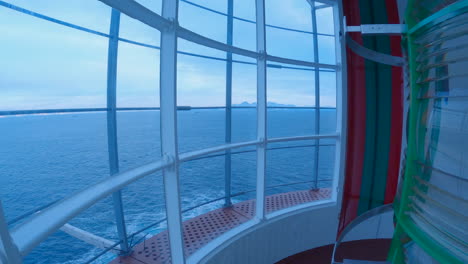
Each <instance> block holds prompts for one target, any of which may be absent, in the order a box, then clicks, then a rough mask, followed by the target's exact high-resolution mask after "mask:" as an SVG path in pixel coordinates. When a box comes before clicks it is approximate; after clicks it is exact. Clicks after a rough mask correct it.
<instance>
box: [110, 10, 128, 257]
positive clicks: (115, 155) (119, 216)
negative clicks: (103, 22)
mask: <svg viewBox="0 0 468 264" xmlns="http://www.w3.org/2000/svg"><path fill="white" fill-rule="evenodd" d="M119 27H120V12H119V11H118V10H117V9H114V8H112V15H111V24H110V32H109V50H108V57H107V147H108V151H109V167H110V174H111V177H112V176H113V175H115V174H117V173H119V151H118V145H117V92H116V90H117V53H118V47H119ZM112 199H113V201H114V212H115V220H116V225H117V232H118V235H119V239H120V241H121V243H120V250H121V251H122V254H124V255H125V254H127V253H128V252H129V246H128V240H127V228H126V226H125V215H124V209H123V203H122V192H121V191H116V192H114V193H113V194H112Z"/></svg>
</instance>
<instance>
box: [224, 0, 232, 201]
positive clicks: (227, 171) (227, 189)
mask: <svg viewBox="0 0 468 264" xmlns="http://www.w3.org/2000/svg"><path fill="white" fill-rule="evenodd" d="M227 15H228V16H227V41H226V43H227V44H228V45H231V46H232V39H233V24H234V21H233V20H234V17H233V16H234V2H233V0H228V12H227ZM231 140H232V53H231V52H227V53H226V133H225V143H226V144H230V143H231ZM225 154H226V155H225V156H224V179H225V182H224V183H225V184H224V196H225V198H224V206H225V207H228V206H231V205H232V201H231V150H230V149H228V150H226V152H225Z"/></svg>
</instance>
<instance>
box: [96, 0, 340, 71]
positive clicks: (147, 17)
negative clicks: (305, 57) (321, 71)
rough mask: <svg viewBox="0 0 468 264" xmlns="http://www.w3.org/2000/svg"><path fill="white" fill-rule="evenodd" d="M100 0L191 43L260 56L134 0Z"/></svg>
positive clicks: (328, 66)
mask: <svg viewBox="0 0 468 264" xmlns="http://www.w3.org/2000/svg"><path fill="white" fill-rule="evenodd" d="M100 1H101V2H103V3H105V4H107V5H109V6H111V7H113V8H115V9H118V10H119V11H120V12H122V13H124V14H126V15H128V16H130V17H132V18H134V19H136V20H139V21H140V22H142V23H144V24H146V25H148V26H150V27H152V28H155V29H158V30H160V31H164V30H175V31H176V32H177V35H178V37H180V38H183V39H185V40H188V41H191V42H193V43H197V44H200V45H203V46H207V47H210V48H213V49H217V50H221V51H225V52H231V53H235V54H238V55H242V56H246V57H250V58H254V59H257V57H259V56H261V54H259V53H257V52H254V51H250V50H246V49H241V48H238V47H234V46H230V45H227V44H225V43H222V42H219V41H215V40H213V39H210V38H207V37H204V36H202V35H200V34H197V33H195V32H192V31H190V30H188V29H186V28H183V27H180V26H179V25H178V24H174V23H173V22H171V21H168V20H166V19H164V18H163V17H161V16H160V15H158V14H156V13H154V12H153V11H151V10H149V9H147V8H146V7H144V6H142V5H141V4H139V3H137V2H135V1H131V0H121V1H118V2H115V1H112V0H100ZM267 59H268V60H270V61H275V62H280V63H286V64H293V65H301V66H307V67H318V68H326V69H338V68H339V67H338V66H337V65H331V64H321V63H313V62H308V61H301V60H292V59H286V58H280V57H275V56H267Z"/></svg>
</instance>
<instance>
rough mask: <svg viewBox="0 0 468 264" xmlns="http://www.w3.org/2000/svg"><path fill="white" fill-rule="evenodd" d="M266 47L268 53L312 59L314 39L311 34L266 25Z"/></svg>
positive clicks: (306, 59) (299, 58)
mask: <svg viewBox="0 0 468 264" xmlns="http://www.w3.org/2000/svg"><path fill="white" fill-rule="evenodd" d="M266 47H267V53H268V54H269V55H273V56H278V57H284V58H288V59H295V60H303V61H314V39H313V35H312V34H305V33H302V32H293V31H287V30H283V29H277V28H271V27H267V28H266Z"/></svg>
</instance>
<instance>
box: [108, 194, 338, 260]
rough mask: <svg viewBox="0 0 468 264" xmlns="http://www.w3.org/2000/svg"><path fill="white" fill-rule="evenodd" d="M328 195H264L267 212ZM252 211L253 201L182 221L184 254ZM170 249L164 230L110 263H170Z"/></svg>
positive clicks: (242, 219)
mask: <svg viewBox="0 0 468 264" xmlns="http://www.w3.org/2000/svg"><path fill="white" fill-rule="evenodd" d="M330 197H331V190H330V189H328V188H327V189H326V188H323V189H318V190H304V191H296V192H288V193H281V194H275V195H271V196H267V197H266V199H265V203H266V211H267V212H273V211H277V210H280V209H284V208H287V207H291V206H294V205H298V204H303V203H307V202H312V201H316V200H323V199H328V198H330ZM254 214H255V200H249V201H245V202H240V203H237V204H234V205H233V206H232V207H229V208H221V209H217V210H214V211H211V212H208V213H206V214H202V215H199V216H197V217H194V218H192V219H190V220H187V221H185V222H184V223H183V232H184V253H185V255H186V256H190V255H191V254H193V253H194V252H195V251H196V250H198V249H200V248H201V247H203V246H204V245H205V244H207V243H208V242H210V241H211V240H213V239H214V238H216V237H218V236H219V235H221V234H223V233H225V232H226V231H228V230H230V229H232V228H234V227H236V226H238V225H240V224H242V223H245V222H247V221H248V220H250V219H251V218H252V217H253V216H254ZM170 260H171V257H170V249H169V239H168V233H167V230H166V231H164V232H161V233H159V234H157V235H155V236H153V237H151V238H150V239H147V240H146V241H144V242H142V243H140V244H138V245H136V246H135V247H134V249H133V252H132V254H130V255H129V256H126V257H119V258H116V259H114V260H113V261H111V262H110V263H111V264H119V263H122V264H142V263H146V264H160V263H170Z"/></svg>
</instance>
